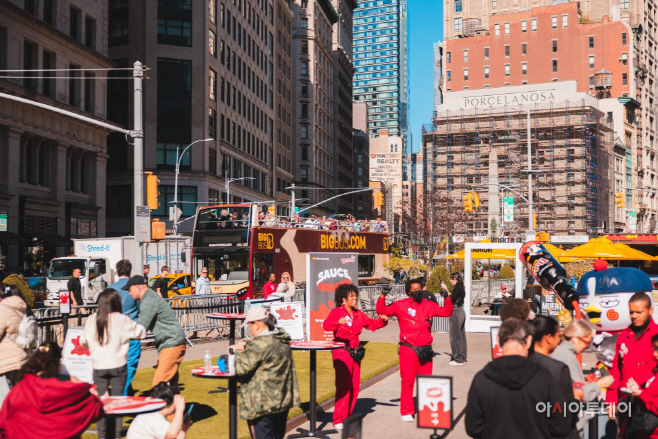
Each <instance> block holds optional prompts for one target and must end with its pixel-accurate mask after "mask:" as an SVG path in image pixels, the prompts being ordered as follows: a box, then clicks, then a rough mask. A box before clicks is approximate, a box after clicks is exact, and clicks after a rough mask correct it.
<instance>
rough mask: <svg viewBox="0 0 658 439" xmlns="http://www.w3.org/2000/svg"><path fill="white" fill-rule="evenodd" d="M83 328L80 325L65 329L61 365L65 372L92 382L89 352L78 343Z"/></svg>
mask: <svg viewBox="0 0 658 439" xmlns="http://www.w3.org/2000/svg"><path fill="white" fill-rule="evenodd" d="M83 329H84V328H83V327H82V326H76V327H74V328H69V330H68V331H66V339H65V340H64V349H63V351H62V365H63V366H64V367H65V368H66V371H65V373H66V374H68V375H71V376H74V377H76V378H77V379H79V380H80V381H84V382H85V383H89V384H93V383H94V379H93V376H92V373H93V368H92V366H91V354H90V353H89V349H87V348H85V347H83V346H82V345H81V344H80V337H81V336H82V330H83Z"/></svg>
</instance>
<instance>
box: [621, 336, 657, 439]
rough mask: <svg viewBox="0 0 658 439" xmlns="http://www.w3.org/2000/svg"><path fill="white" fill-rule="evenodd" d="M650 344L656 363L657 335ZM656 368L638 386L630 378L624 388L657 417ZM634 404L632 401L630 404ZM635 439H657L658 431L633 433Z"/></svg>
mask: <svg viewBox="0 0 658 439" xmlns="http://www.w3.org/2000/svg"><path fill="white" fill-rule="evenodd" d="M651 344H652V345H653V356H654V358H655V359H656V361H658V335H654V336H653V337H651ZM657 369H658V367H657V368H656V369H654V370H653V371H654V373H655V374H654V376H653V377H651V378H649V380H648V381H647V382H646V383H645V384H644V386H640V385H639V384H638V383H637V382H635V380H634V379H633V378H630V379H629V380H628V382H627V383H626V388H627V389H629V390H630V391H631V392H633V396H635V397H636V398H639V399H640V401H641V403H644V406H645V407H646V408H647V410H648V411H650V412H652V413H653V414H655V415H658V380H656V377H658V373H656V372H658V370H657ZM632 403H633V404H636V403H637V402H636V401H635V400H634V401H633V402H632ZM633 434H634V436H633V437H634V438H635V439H647V438H648V439H658V429H656V430H654V431H651V432H648V431H639V432H638V431H634V432H633Z"/></svg>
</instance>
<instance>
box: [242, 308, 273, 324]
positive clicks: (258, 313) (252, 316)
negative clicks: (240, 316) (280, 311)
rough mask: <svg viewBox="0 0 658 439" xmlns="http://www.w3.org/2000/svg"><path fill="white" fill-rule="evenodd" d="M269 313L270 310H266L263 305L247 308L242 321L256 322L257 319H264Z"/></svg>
mask: <svg viewBox="0 0 658 439" xmlns="http://www.w3.org/2000/svg"><path fill="white" fill-rule="evenodd" d="M269 315H270V312H269V311H268V310H266V309H265V308H264V307H262V306H256V307H253V308H249V311H247V315H246V316H245V319H244V322H245V323H252V322H257V321H259V320H265V319H266V318H267V316H269Z"/></svg>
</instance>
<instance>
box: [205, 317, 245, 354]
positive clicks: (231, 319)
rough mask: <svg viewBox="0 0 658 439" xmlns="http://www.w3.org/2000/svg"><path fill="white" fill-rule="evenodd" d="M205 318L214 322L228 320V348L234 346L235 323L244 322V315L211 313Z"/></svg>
mask: <svg viewBox="0 0 658 439" xmlns="http://www.w3.org/2000/svg"><path fill="white" fill-rule="evenodd" d="M206 317H207V318H209V319H216V320H228V321H229V323H230V328H231V329H230V331H231V332H229V334H228V343H229V346H230V345H233V344H235V321H236V320H244V319H245V315H244V314H243V313H234V312H211V313H209V314H206Z"/></svg>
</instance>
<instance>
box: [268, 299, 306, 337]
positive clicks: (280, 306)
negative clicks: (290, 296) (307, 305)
mask: <svg viewBox="0 0 658 439" xmlns="http://www.w3.org/2000/svg"><path fill="white" fill-rule="evenodd" d="M270 312H271V313H272V314H273V315H274V317H276V321H277V326H278V327H279V328H281V329H283V330H284V331H286V332H287V333H288V335H290V338H291V339H293V340H304V322H303V319H302V302H281V303H276V302H275V303H272V305H271V306H270Z"/></svg>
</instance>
